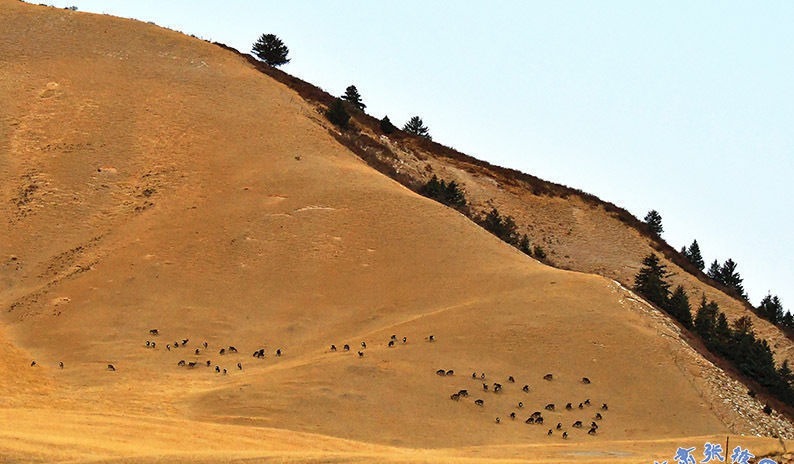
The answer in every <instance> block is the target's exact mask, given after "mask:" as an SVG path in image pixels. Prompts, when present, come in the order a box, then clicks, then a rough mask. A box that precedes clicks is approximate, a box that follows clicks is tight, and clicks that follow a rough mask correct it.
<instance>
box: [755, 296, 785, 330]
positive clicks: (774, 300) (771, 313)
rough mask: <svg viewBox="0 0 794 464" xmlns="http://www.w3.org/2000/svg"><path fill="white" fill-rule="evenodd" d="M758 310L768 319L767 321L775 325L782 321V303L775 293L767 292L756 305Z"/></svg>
mask: <svg viewBox="0 0 794 464" xmlns="http://www.w3.org/2000/svg"><path fill="white" fill-rule="evenodd" d="M757 309H758V312H759V313H760V314H761V316H763V317H764V318H766V319H767V320H769V322H771V323H773V324H775V325H777V324H781V323H782V322H783V317H784V316H783V305H782V304H781V303H780V299H779V298H778V297H777V295H775V296H772V294H767V295H766V296H765V297H764V299H763V300H761V304H759V305H758V308H757Z"/></svg>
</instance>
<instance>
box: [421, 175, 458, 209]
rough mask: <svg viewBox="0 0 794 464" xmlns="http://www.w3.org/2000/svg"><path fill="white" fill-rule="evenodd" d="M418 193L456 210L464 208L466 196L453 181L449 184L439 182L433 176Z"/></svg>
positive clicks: (442, 181)
mask: <svg viewBox="0 0 794 464" xmlns="http://www.w3.org/2000/svg"><path fill="white" fill-rule="evenodd" d="M419 193H420V194H422V195H424V196H426V197H428V198H432V199H433V200H436V201H437V202H439V203H443V204H445V205H447V206H451V207H453V208H455V209H457V210H462V209H463V208H465V207H466V195H465V194H464V193H463V190H461V189H460V187H458V184H457V183H456V182H455V181H454V180H453V181H450V182H449V183H447V182H446V181H444V180H440V181H439V180H438V177H436V175H435V174H434V175H433V177H432V178H431V179H430V180H429V181H428V182H427V183H426V184H425V185H423V186H422V187H421V188H420V189H419Z"/></svg>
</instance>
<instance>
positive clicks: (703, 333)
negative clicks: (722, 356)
mask: <svg viewBox="0 0 794 464" xmlns="http://www.w3.org/2000/svg"><path fill="white" fill-rule="evenodd" d="M718 312H719V306H717V303H715V302H713V301H711V302H706V295H703V298H702V299H701V300H700V307H699V308H698V310H697V314H696V315H695V323H694V325H695V332H697V334H698V335H700V337H701V338H702V339H703V341H704V342H706V346H708V347H710V348H711V347H713V340H714V329H715V328H716V326H717V313H718Z"/></svg>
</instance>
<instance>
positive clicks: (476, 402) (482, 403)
mask: <svg viewBox="0 0 794 464" xmlns="http://www.w3.org/2000/svg"><path fill="white" fill-rule="evenodd" d="M474 404H476V405H477V406H483V405H485V401H483V400H474Z"/></svg>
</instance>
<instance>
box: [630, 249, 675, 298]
mask: <svg viewBox="0 0 794 464" xmlns="http://www.w3.org/2000/svg"><path fill="white" fill-rule="evenodd" d="M667 277H668V272H667V266H665V265H664V264H662V263H661V261H660V260H659V257H658V256H656V254H654V253H651V254H650V255H648V256H647V257H645V259H643V260H642V267H641V268H640V271H639V272H638V273H637V275H636V276H634V290H636V291H637V293H639V294H640V295H642V296H644V297H645V298H646V299H647V300H648V301H650V302H652V303H654V304H656V305H657V306H659V307H660V308H666V307H667V302H668V300H669V298H670V284H669V283H667V281H666V280H665V279H667Z"/></svg>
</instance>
